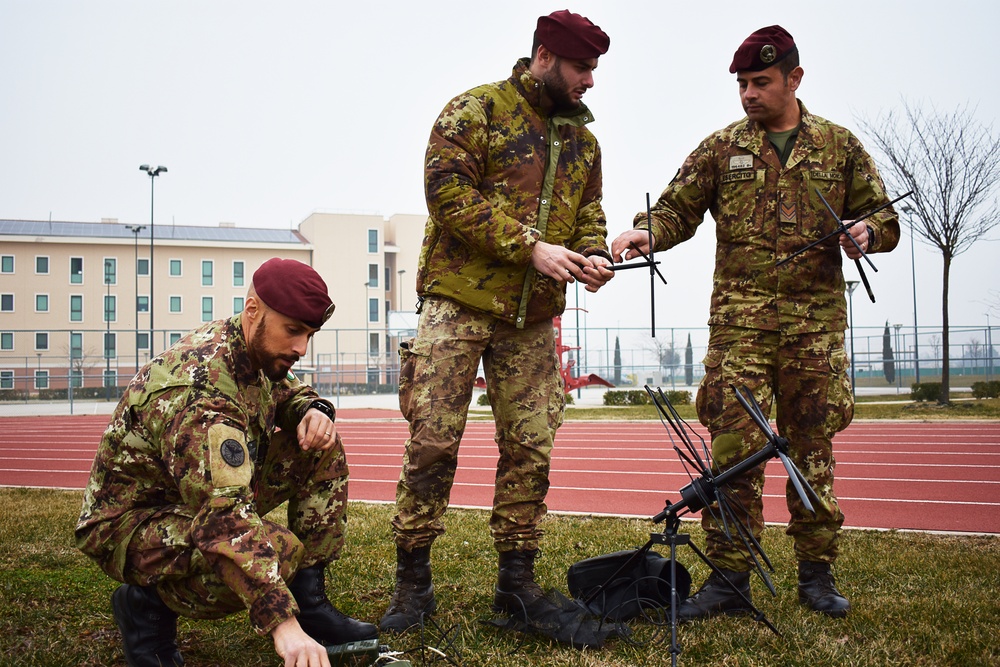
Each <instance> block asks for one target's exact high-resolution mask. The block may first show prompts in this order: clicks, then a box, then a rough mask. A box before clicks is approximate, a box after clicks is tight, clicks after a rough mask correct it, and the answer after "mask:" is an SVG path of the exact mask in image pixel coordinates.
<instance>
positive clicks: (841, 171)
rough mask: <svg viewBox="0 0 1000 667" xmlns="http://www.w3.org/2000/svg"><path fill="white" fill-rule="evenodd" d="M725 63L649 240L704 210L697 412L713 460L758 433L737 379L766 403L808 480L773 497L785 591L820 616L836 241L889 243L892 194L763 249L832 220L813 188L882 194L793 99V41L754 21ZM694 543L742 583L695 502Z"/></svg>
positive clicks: (847, 146) (828, 605) (841, 392)
mask: <svg viewBox="0 0 1000 667" xmlns="http://www.w3.org/2000/svg"><path fill="white" fill-rule="evenodd" d="M729 71H730V73H735V74H736V81H737V83H738V84H739V90H740V98H741V101H742V103H743V109H744V110H745V111H746V114H747V117H746V118H744V119H743V120H740V121H738V122H736V123H733V124H732V125H730V126H729V127H727V128H725V129H723V130H720V131H718V132H716V133H714V134H712V135H710V136H709V137H708V138H707V139H705V140H704V141H703V142H702V143H701V145H700V146H699V147H698V148H697V149H696V150H695V151H694V152H693V153H692V154H691V155H690V156H688V158H687V160H686V161H685V162H684V165H683V166H682V167H681V169H680V171H679V172H678V173H677V175H676V176H675V177H674V179H673V180H672V181H671V182H670V184H669V185H668V186H667V188H666V190H664V191H663V194H661V195H660V198H659V200H658V201H657V202H656V205H655V206H654V207H653V208H652V233H653V237H654V245H655V247H656V249H657V250H666V249H667V248H672V247H673V246H675V245H677V244H678V243H680V242H682V241H685V240H687V239H689V238H691V236H693V235H694V233H695V230H696V229H697V227H698V225H699V224H700V223H701V221H702V218H703V216H704V214H705V212H706V211H709V212H711V214H712V217H713V218H714V219H715V222H716V239H717V245H716V262H715V285H714V289H713V292H712V304H711V316H710V318H709V325H710V334H709V344H708V352H707V354H706V356H705V378H704V380H703V381H702V383H701V387H700V389H699V391H698V398H697V408H698V417H699V419H700V420H701V422H702V424H704V425H705V426H706V427H707V428H708V429H709V432H710V433H711V436H712V457H713V459H714V461H715V464H716V465H717V466H718V468H719V469H724V468H726V467H728V466H731V465H732V464H734V463H737V462H739V461H742V460H743V459H745V458H746V457H748V456H749V455H750V454H751V453H753V452H755V451H757V450H759V449H760V448H761V447H763V445H764V444H765V443H764V436H763V434H762V433H761V432H760V431H759V429H757V428H756V426H755V425H754V424H753V422H752V420H751V419H750V417H749V415H747V413H746V412H745V411H744V410H743V408H742V407H741V406H740V405H739V403H738V402H737V400H736V398H735V396H734V390H733V386H734V385H735V386H738V387H739V386H745V387H747V388H748V389H749V390H750V391H751V392H752V393H753V395H754V397H755V398H756V400H757V401H758V402H759V403H760V405H761V407H762V409H763V410H764V413H765V414H768V413H770V410H771V404H772V403H775V404H776V406H777V424H778V430H779V432H780V433H781V434H782V435H783V436H784V437H785V438H787V439H788V441H789V443H790V454H791V457H792V459H793V461H794V462H795V464H796V465H797V466H798V467H799V469H800V470H801V471H802V472H803V473H804V475H805V477H806V479H807V480H809V482H810V483H811V485H812V487H813V489H815V491H816V493H817V494H818V495H819V497H820V499H821V502H820V503H819V504H818V507H817V508H816V515H815V516H813V515H812V514H810V513H809V512H807V511H806V510H805V508H804V507H803V506H802V503H801V501H800V500H799V498H798V496H797V495H796V493H795V491H794V490H793V489H792V488H791V487H789V489H788V491H787V493H786V496H787V503H788V509H789V512H790V513H791V520H790V521H789V524H788V530H787V532H788V534H789V535H791V536H793V538H794V540H795V555H796V558H797V560H798V563H799V600H800V601H801V602H802V603H804V604H805V605H807V606H808V607H810V608H811V609H813V610H815V611H818V612H821V613H824V614H827V615H829V616H834V617H842V616H845V615H846V614H847V613H848V611H849V610H850V604H849V603H848V601H847V599H846V598H845V597H844V596H843V595H841V594H840V592H839V591H838V590H837V589H836V587H835V585H834V579H833V575H832V572H831V568H830V566H831V564H833V562H834V561H835V560H836V558H837V551H838V545H839V541H840V527H841V525H842V524H843V521H844V515H843V514H842V513H841V511H840V508H839V506H838V505H837V499H836V496H835V495H834V493H833V469H834V457H833V443H832V438H833V435H834V434H835V433H836V432H838V431H840V430H842V429H844V428H846V427H847V425H848V424H849V423H850V421H851V419H852V417H853V416H854V400H853V394H852V392H851V386H850V380H849V377H848V363H849V362H848V358H847V354H846V352H845V350H844V330H845V329H846V327H847V308H846V302H845V299H844V288H845V285H844V275H843V272H842V269H841V264H842V259H841V248H843V250H844V253H845V254H846V255H847V256H848V257H849V258H851V259H857V258H860V256H861V253H860V252H859V251H858V250H857V248H856V247H855V245H854V244H853V243H852V242H851V240H850V239H848V238H847V234H850V235H851V236H852V237H853V238H854V240H855V241H856V242H857V243H858V245H859V246H860V247H861V248H862V249H864V250H865V251H866V252H885V251H889V250H892V249H893V248H894V247H895V246H896V243H897V242H898V241H899V223H898V220H897V218H896V214H895V213H894V212H893V211H892V209H891V208H889V209H886V210H885V211H884V212H882V213H879V214H877V215H875V216H872V217H871V218H868V219H867V220H866V221H865V222H866V224H856V225H852V226H850V227H849V228H848V232H847V233H845V234H841V235H840V237H839V244H838V241H837V239H833V240H831V241H830V242H828V243H825V244H822V245H820V246H819V247H817V248H814V249H813V250H811V251H810V252H808V253H805V254H802V255H800V256H799V257H797V258H796V259H794V260H793V261H792V262H790V263H789V264H785V265H783V266H781V267H775V263H776V262H777V261H780V260H781V259H782V258H784V257H787V256H788V255H790V254H792V253H793V252H794V251H796V250H798V249H799V248H801V247H803V246H805V245H806V244H808V243H810V242H811V241H814V240H816V239H819V238H821V237H823V236H826V235H827V234H828V233H829V232H830V231H832V230H833V229H835V228H836V223H835V222H834V220H833V218H832V216H831V215H830V214H829V212H828V211H827V210H826V207H825V206H824V204H823V203H822V200H821V199H820V197H819V195H817V193H816V191H817V190H819V191H820V192H821V193H822V195H823V197H824V198H825V199H826V200H827V201H828V202H829V203H830V205H831V206H832V207H833V209H834V210H835V211H837V212H838V214H839V215H840V217H841V218H842V219H845V223H850V221H851V220H853V219H854V218H856V217H858V216H860V215H863V214H865V213H866V212H868V211H871V210H872V209H874V208H876V207H877V206H879V205H881V204H883V203H886V202H887V199H888V198H887V197H886V193H885V191H884V186H883V185H882V181H881V179H880V178H879V175H878V172H877V170H876V168H875V164H874V162H873V161H872V159H871V157H869V155H868V154H867V153H866V152H865V150H864V148H863V147H862V146H861V143H860V142H859V141H858V140H857V139H856V138H855V137H854V135H852V134H851V133H850V132H849V131H848V130H846V129H844V128H842V127H840V126H837V125H834V124H833V123H831V122H829V121H827V120H824V119H822V118H820V117H818V116H814V115H812V114H811V113H809V112H808V111H807V110H806V108H805V105H803V104H802V103H801V102H799V101H798V99H797V98H796V95H795V93H796V90H798V87H799V84H800V83H801V81H802V73H803V72H802V68H801V67H800V66H799V53H798V49H797V48H796V46H795V42H794V40H793V39H792V36H791V35H790V34H788V32H786V31H785V30H784V29H783V28H781V27H780V26H770V27H767V28H762V29H760V30H758V31H756V32H754V33H753V34H752V35H750V36H749V37H748V38H747V39H746V41H744V42H743V44H742V45H741V46H740V47H739V49H738V50H737V51H736V54H735V56H734V58H733V62H732V65H731V66H730V68H729ZM645 221H646V215H645V213H643V214H641V215H639V216H636V219H635V229H633V230H630V231H627V232H625V233H623V234H622V235H621V236H619V237H618V238H617V239H615V241H614V243H613V244H612V255H613V256H614V257H616V258H618V259H619V260H620V259H621V258H622V256H623V253H624V257H625V258H626V259H631V258H632V257H637V256H639V252H638V251H637V250H636V249H630V245H634V246H635V247H636V248H638V249H639V250H642V251H644V252H645V251H648V245H649V243H648V235H647V231H646V230H647V229H648V226H647V225H646V224H645ZM763 484H764V466H763V465H761V466H759V467H758V468H755V469H754V470H753V471H751V472H750V473H748V474H746V475H745V476H743V477H742V478H741V479H739V480H737V481H736V482H734V483H733V484H732V491H733V492H734V493H735V494H736V495H737V496H738V498H739V500H740V502H741V503H742V505H743V506H744V507H745V508H746V509H747V512H748V518H749V520H750V522H751V526H752V530H753V533H754V535H756V536H759V535H760V532H761V530H762V529H763V525H764V523H763V515H762V512H763V502H762V492H763ZM702 525H703V526H704V528H705V530H706V532H707V534H708V538H707V539H708V554H709V556H710V558H711V559H712V561H713V562H714V563H715V564H716V565H717V566H718V567H719V568H721V569H722V571H723V574H724V576H725V578H726V579H728V580H729V582H732V584H734V585H735V587H736V588H737V589H738V590H739V591H740V592H742V593H743V594H744V595H746V596H747V599H749V595H750V572H749V569H750V565H749V561H748V558H749V555H748V554H746V553H743V552H742V551H741V550H738V549H737V547H736V546H734V545H733V544H731V542H730V541H729V540H728V539H727V538H726V536H725V534H724V533H723V532H722V530H721V529H720V527H719V526H718V525H717V523H716V521H715V520H714V519H713V517H712V516H711V513H710V512H709V511H703V512H702ZM749 611H750V608H749V607H748V605H747V604H746V602H745V601H744V599H743V597H742V596H741V595H740V594H738V593H737V592H735V591H734V590H733V589H732V588H731V587H730V586H729V584H728V583H727V582H726V581H723V580H722V578H721V577H720V576H719V575H718V574H716V573H714V572H713V574H712V575H710V576H709V578H708V580H707V582H706V583H705V585H704V586H702V588H701V590H700V591H698V593H696V594H695V595H693V596H692V597H690V598H689V599H688V600H686V601H685V602H684V603H683V604H681V606H680V607H679V608H678V616H679V617H680V619H681V620H691V619H694V618H703V617H707V616H713V615H715V614H720V613H728V614H739V613H747V612H749Z"/></svg>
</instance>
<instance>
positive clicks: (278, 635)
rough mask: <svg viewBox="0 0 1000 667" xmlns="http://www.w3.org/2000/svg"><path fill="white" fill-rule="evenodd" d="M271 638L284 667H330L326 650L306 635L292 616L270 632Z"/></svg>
mask: <svg viewBox="0 0 1000 667" xmlns="http://www.w3.org/2000/svg"><path fill="white" fill-rule="evenodd" d="M271 637H272V638H273V639H274V650H275V651H276V652H277V653H278V655H279V656H280V657H282V658H284V659H285V667H330V656H329V654H328V653H327V651H326V648H325V647H324V646H323V645H322V644H320V643H319V642H317V641H316V640H315V639H313V638H312V637H310V636H309V635H307V634H306V633H305V631H304V630H303V629H302V626H301V625H299V621H298V619H296V618H295V617H294V616H293V617H292V618H290V619H288V620H287V621H282V622H281V623H279V624H278V626H277V627H276V628H274V630H271Z"/></svg>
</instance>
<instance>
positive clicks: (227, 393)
mask: <svg viewBox="0 0 1000 667" xmlns="http://www.w3.org/2000/svg"><path fill="white" fill-rule="evenodd" d="M332 313H333V304H332V303H331V301H330V297H329V296H328V294H327V288H326V284H325V283H324V282H323V279H322V278H320V276H319V274H317V273H316V272H315V271H314V270H313V269H312V268H311V267H309V266H306V265H305V264H302V263H300V262H296V261H294V260H284V259H278V258H275V259H271V260H268V261H267V262H265V263H264V264H262V265H261V267H260V268H259V269H257V271H256V272H255V273H254V276H253V282H252V284H251V285H250V289H249V292H248V294H247V298H246V305H245V307H244V309H243V312H242V313H240V314H238V315H235V316H234V317H231V318H229V319H225V320H218V321H215V322H211V323H209V324H207V325H205V326H203V327H202V328H200V329H198V330H197V331H194V332H192V333H190V334H188V336H187V337H185V338H183V339H181V340H180V341H179V342H178V343H177V344H176V345H174V346H173V347H171V348H170V349H168V350H166V351H165V352H164V353H163V354H161V355H160V356H158V357H156V358H154V359H153V360H152V361H150V362H149V363H148V364H146V365H145V366H144V367H143V368H142V369H141V370H140V371H139V373H138V374H137V375H136V376H135V378H134V379H133V380H132V382H131V383H130V384H129V387H128V389H127V390H126V392H125V395H124V397H122V400H121V402H120V403H119V404H118V408H117V409H116V410H115V413H114V416H113V417H112V419H111V423H110V424H109V425H108V428H107V430H106V431H105V433H104V438H103V439H102V441H101V445H100V448H99V449H98V451H97V457H96V458H95V459H94V465H93V470H92V472H91V477H90V483H89V484H88V485H87V490H86V492H85V495H84V500H83V511H82V513H81V515H80V521H79V523H78V524H77V527H76V543H77V546H78V547H79V548H80V550H81V551H83V552H84V553H85V554H87V555H88V556H90V557H91V558H93V559H94V560H95V561H96V562H97V564H98V565H100V567H101V569H102V570H104V572H105V573H107V574H108V575H109V576H110V577H112V578H114V579H117V580H118V581H121V582H124V584H123V585H122V586H119V587H118V589H117V590H115V592H114V594H113V595H112V597H111V602H112V607H113V610H114V617H115V622H116V623H117V624H118V627H119V629H120V630H121V633H122V641H123V643H124V646H125V659H126V662H127V663H128V664H129V665H130V667H147V666H149V667H154V666H158V665H182V664H184V661H183V659H182V658H181V655H180V652H179V651H178V649H177V641H176V639H177V616H178V614H180V615H183V616H186V617H189V618H221V617H222V616H225V615H227V614H231V613H233V612H235V611H239V610H242V609H246V610H248V612H249V614H250V622H251V624H252V625H253V627H254V629H255V630H256V631H257V632H258V633H260V634H270V635H271V636H272V638H273V639H274V647H275V650H276V651H277V653H278V655H279V656H281V657H283V658H284V659H285V664H287V665H308V666H311V667H316V666H323V667H329V665H330V661H329V657H328V656H327V651H326V649H325V648H324V646H322V645H321V644H326V645H334V644H342V643H345V642H350V641H357V640H361V639H373V638H375V637H377V636H378V631H377V629H376V627H375V626H374V625H371V624H369V623H362V622H360V621H356V620H354V619H352V618H348V617H347V616H345V615H344V614H342V613H341V612H339V611H338V610H337V609H336V608H335V607H334V606H333V605H332V604H330V602H329V600H328V599H327V597H326V589H325V571H326V567H327V565H328V564H329V563H330V562H331V561H333V560H336V558H337V557H338V554H339V553H340V549H341V547H342V546H343V543H344V522H345V518H344V515H345V510H346V503H347V477H348V470H347V461H346V459H345V458H344V450H343V445H342V443H341V440H340V436H339V435H338V434H337V429H336V427H335V426H334V424H333V420H334V418H335V413H334V408H333V406H332V405H331V404H330V403H329V402H328V401H325V400H323V399H320V398H319V396H318V395H317V394H316V392H315V391H313V389H312V388H311V387H308V386H306V385H304V384H302V383H301V382H299V381H298V380H297V379H296V378H295V376H293V375H292V373H291V371H290V369H291V368H292V366H293V365H294V364H295V362H297V361H298V359H299V358H300V357H301V356H303V355H304V354H305V353H306V349H307V347H308V345H309V341H310V339H311V338H312V336H313V334H315V333H316V332H317V331H319V329H320V327H322V326H323V324H324V323H325V322H326V320H327V319H329V317H330V315H331V314H332ZM276 426H277V427H280V428H281V431H280V432H275V427H276ZM285 501H288V528H285V527H283V526H281V525H279V524H276V523H273V522H271V521H267V520H265V519H263V518H262V517H263V516H265V515H266V514H267V513H268V512H270V511H271V510H272V509H274V508H275V507H277V506H278V505H280V504H281V503H283V502H285Z"/></svg>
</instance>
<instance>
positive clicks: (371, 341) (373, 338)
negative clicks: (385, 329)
mask: <svg viewBox="0 0 1000 667" xmlns="http://www.w3.org/2000/svg"><path fill="white" fill-rule="evenodd" d="M368 356H369V357H377V356H378V334H377V333H370V334H368Z"/></svg>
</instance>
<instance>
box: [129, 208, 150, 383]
mask: <svg viewBox="0 0 1000 667" xmlns="http://www.w3.org/2000/svg"><path fill="white" fill-rule="evenodd" d="M145 228H146V225H125V229H127V230H129V231H130V232H132V234H134V235H135V264H134V265H133V266H132V269H133V270H134V271H135V304H134V305H135V339H134V341H133V342H134V343H135V372H136V373H138V372H139V232H141V231H142V230H144V229H145ZM150 273H152V272H150Z"/></svg>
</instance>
